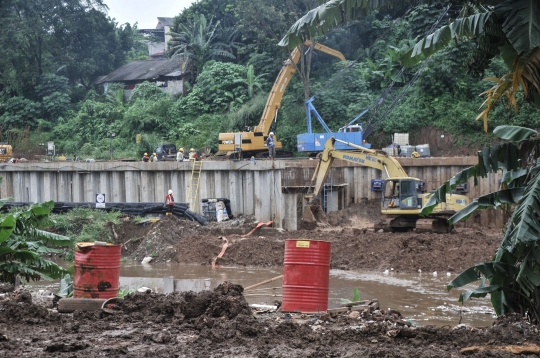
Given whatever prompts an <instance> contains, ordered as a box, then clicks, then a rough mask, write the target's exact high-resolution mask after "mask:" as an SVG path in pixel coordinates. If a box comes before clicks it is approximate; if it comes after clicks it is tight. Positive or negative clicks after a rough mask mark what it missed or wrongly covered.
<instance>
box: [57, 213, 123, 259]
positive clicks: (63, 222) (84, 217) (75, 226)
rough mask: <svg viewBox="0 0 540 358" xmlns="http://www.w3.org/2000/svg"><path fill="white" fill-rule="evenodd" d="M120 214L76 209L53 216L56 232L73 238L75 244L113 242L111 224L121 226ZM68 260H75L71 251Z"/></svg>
mask: <svg viewBox="0 0 540 358" xmlns="http://www.w3.org/2000/svg"><path fill="white" fill-rule="evenodd" d="M119 216H120V212H117V211H99V210H96V209H90V208H75V209H73V210H70V211H68V212H67V213H64V214H53V215H51V220H52V221H53V222H54V230H55V232H58V233H61V234H62V235H66V236H69V237H71V238H72V240H73V243H77V242H93V241H96V240H97V239H99V241H105V242H112V241H113V237H112V231H111V229H110V227H109V225H111V224H119V223H120V220H119ZM66 259H73V252H72V251H70V252H69V253H68V255H67V256H66Z"/></svg>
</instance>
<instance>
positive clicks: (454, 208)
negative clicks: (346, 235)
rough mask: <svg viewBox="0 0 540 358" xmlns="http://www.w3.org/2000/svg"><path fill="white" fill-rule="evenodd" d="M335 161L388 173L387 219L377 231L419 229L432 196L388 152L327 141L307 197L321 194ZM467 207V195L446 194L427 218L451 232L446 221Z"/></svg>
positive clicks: (384, 209)
mask: <svg viewBox="0 0 540 358" xmlns="http://www.w3.org/2000/svg"><path fill="white" fill-rule="evenodd" d="M336 142H339V143H342V144H346V145H348V146H350V147H353V148H356V150H352V151H351V150H336V149H335V143H336ZM334 159H342V160H345V161H348V162H354V163H357V164H359V165H361V166H365V167H370V168H375V169H378V170H381V171H382V172H383V173H385V174H386V176H387V178H386V179H384V182H383V187H382V198H381V213H382V214H383V216H386V219H383V220H382V221H381V222H380V223H378V224H377V225H376V228H382V229H383V230H385V231H407V230H412V229H414V228H415V227H416V222H417V221H418V220H419V219H420V218H421V217H420V215H419V214H420V211H421V210H422V205H424V204H425V203H426V202H427V201H428V200H429V198H430V197H431V196H432V195H433V194H431V193H424V182H423V181H422V180H420V179H418V178H412V177H410V176H408V175H407V173H406V172H405V170H404V169H403V167H402V166H401V164H400V163H399V162H398V161H397V160H396V159H395V158H393V157H390V156H388V155H387V154H386V153H384V152H379V151H376V150H372V149H366V148H363V147H361V146H359V145H355V144H352V143H348V142H345V141H341V140H339V139H335V138H330V139H328V140H327V141H326V143H325V146H324V151H323V152H322V153H321V156H320V159H319V163H318V165H317V167H316V168H315V172H314V174H313V178H312V180H311V181H312V184H313V187H314V188H313V193H311V194H308V195H307V196H306V198H308V199H312V198H314V197H316V196H318V195H319V194H320V192H321V189H322V187H323V185H324V182H325V180H326V177H327V176H328V173H329V171H330V167H331V166H332V163H333V161H334ZM468 204H469V199H468V198H467V196H465V195H461V194H447V195H446V203H441V204H439V205H438V206H436V207H435V209H434V210H433V212H432V213H431V214H430V215H429V216H428V217H427V218H426V219H432V227H431V230H432V231H434V232H438V233H445V232H449V231H450V230H451V227H450V226H449V225H448V220H447V219H448V218H449V217H450V216H452V215H454V214H455V213H456V212H458V211H460V210H461V209H463V208H464V207H466V206H467V205H468ZM317 210H318V209H317Z"/></svg>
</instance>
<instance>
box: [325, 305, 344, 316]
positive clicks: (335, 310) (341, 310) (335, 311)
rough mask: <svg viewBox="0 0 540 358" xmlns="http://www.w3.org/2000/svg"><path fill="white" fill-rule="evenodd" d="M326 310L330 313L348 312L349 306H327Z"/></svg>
mask: <svg viewBox="0 0 540 358" xmlns="http://www.w3.org/2000/svg"><path fill="white" fill-rule="evenodd" d="M326 312H327V313H330V314H331V315H336V314H338V313H345V312H349V307H340V308H329V309H327V310H326Z"/></svg>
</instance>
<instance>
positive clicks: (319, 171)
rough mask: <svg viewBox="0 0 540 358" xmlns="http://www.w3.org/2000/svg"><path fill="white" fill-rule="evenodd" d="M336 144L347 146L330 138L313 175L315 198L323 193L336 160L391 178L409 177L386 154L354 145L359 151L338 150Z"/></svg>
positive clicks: (396, 162)
mask: <svg viewBox="0 0 540 358" xmlns="http://www.w3.org/2000/svg"><path fill="white" fill-rule="evenodd" d="M335 142H341V143H343V144H347V143H346V142H344V141H341V140H339V139H335V138H330V139H328V140H327V141H326V143H325V145H324V150H323V152H322V153H321V158H320V160H319V164H317V167H316V168H315V172H314V173H313V177H312V178H311V182H312V183H313V182H315V183H314V189H313V196H317V195H319V194H320V192H321V188H322V186H323V184H324V182H325V181H326V178H327V177H328V173H329V172H330V167H331V166H332V162H333V161H334V159H336V158H337V159H343V160H346V161H349V162H354V163H358V164H361V165H362V166H365V167H370V168H375V169H378V170H380V171H382V172H384V173H386V175H387V176H388V177H389V178H397V177H408V175H407V173H406V172H405V170H404V169H403V167H402V166H401V164H399V162H398V161H397V160H396V159H395V158H393V157H389V156H388V155H386V154H382V153H379V152H377V151H375V150H372V149H367V148H363V147H361V146H357V145H352V144H350V143H349V145H350V146H354V147H355V148H357V149H358V150H357V151H342V150H336V149H334V147H335Z"/></svg>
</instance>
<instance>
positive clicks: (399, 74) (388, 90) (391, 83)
mask: <svg viewBox="0 0 540 358" xmlns="http://www.w3.org/2000/svg"><path fill="white" fill-rule="evenodd" d="M451 6H452V5H448V6H447V7H446V10H445V11H443V12H442V13H441V14H440V15H439V17H438V18H437V20H436V21H435V22H434V23H433V24H432V25H431V27H430V28H429V30H428V31H426V33H425V36H427V35H429V34H431V33H432V32H433V31H434V30H435V28H436V27H437V25H438V24H439V23H440V22H441V20H442V19H443V18H444V16H446V14H447V13H448V11H449V10H450V8H451ZM411 10H412V9H409V10H407V12H405V14H403V15H402V16H401V17H399V18H398V19H396V20H394V21H393V22H392V26H390V27H389V28H388V29H387V30H386V31H385V32H384V33H383V34H382V35H380V36H379V37H377V39H375V41H374V42H373V43H372V44H371V45H370V46H369V47H368V48H367V49H365V50H363V51H362V52H361V54H360V55H359V56H358V57H357V59H356V60H354V61H352V62H350V63H349V64H348V65H347V66H345V67H344V68H342V69H341V71H339V72H338V73H337V74H336V75H334V76H333V77H332V78H331V79H330V81H328V82H327V83H326V84H325V86H323V87H322V88H321V89H319V91H317V92H316V93H315V95H313V96H312V98H315V97H317V96H318V95H320V94H321V93H323V92H324V91H326V90H327V89H328V88H330V87H331V86H332V85H333V84H334V83H335V82H336V81H337V80H338V79H339V78H340V77H341V76H342V75H343V74H344V73H345V71H348V70H349V69H350V68H351V67H352V66H353V65H354V64H356V63H357V62H358V61H359V60H360V56H362V55H363V54H364V53H365V52H366V50H368V49H370V48H371V47H373V46H374V45H375V44H376V43H377V42H378V41H379V40H380V39H381V38H382V37H384V36H386V35H387V34H388V32H390V30H392V29H393V28H394V25H395V24H396V23H397V22H398V21H400V20H401V19H402V18H403V17H405V16H406V15H407V14H408V13H409V12H410V11H411ZM430 60H431V56H430V57H428V58H427V59H426V60H425V61H424V63H422V65H421V66H420V68H419V69H418V71H417V72H416V73H415V75H414V76H413V78H412V79H411V80H410V81H409V82H408V84H407V85H406V86H405V87H404V88H405V90H403V91H402V93H400V95H399V96H398V97H397V98H396V99H395V100H394V101H393V102H392V103H391V104H390V108H389V109H388V110H387V111H386V112H385V113H384V115H383V116H382V118H381V119H380V120H379V121H377V122H375V123H374V124H378V123H379V122H380V121H381V120H382V119H383V118H385V117H386V116H387V115H388V114H389V113H390V111H391V110H393V109H394V108H395V106H396V105H397V103H398V102H399V101H400V100H401V99H402V98H403V96H405V93H406V92H407V91H408V90H409V88H410V87H411V85H412V84H414V82H416V80H417V79H418V76H419V75H420V72H422V70H423V69H424V68H425V67H426V66H427V64H428V63H429V61H430ZM405 69H406V68H405V66H402V67H401V69H400V70H399V71H398V73H397V74H396V76H394V78H393V79H392V82H390V84H389V85H388V87H387V88H386V89H385V91H384V92H383V93H382V95H381V96H380V97H379V98H378V99H377V100H375V101H374V102H373V103H372V104H371V105H370V106H369V107H368V109H367V110H364V111H363V112H362V113H360V114H359V115H358V116H357V117H356V118H354V119H353V120H352V121H351V122H349V125H350V124H352V123H354V122H355V121H356V120H358V119H359V118H360V117H361V116H363V115H364V114H365V113H366V112H368V111H370V110H371V109H372V108H373V107H375V106H377V108H376V109H375V111H374V112H373V113H372V115H371V117H370V119H369V121H368V126H369V125H371V124H372V122H373V118H375V116H376V115H377V112H378V109H379V107H380V106H381V105H382V103H383V102H384V100H385V99H386V97H387V96H388V94H389V93H390V91H391V90H392V88H393V87H394V85H395V84H396V82H397V80H398V79H399V78H400V77H401V76H402V75H403V73H404V72H405ZM366 127H367V126H366ZM368 134H369V133H368Z"/></svg>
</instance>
